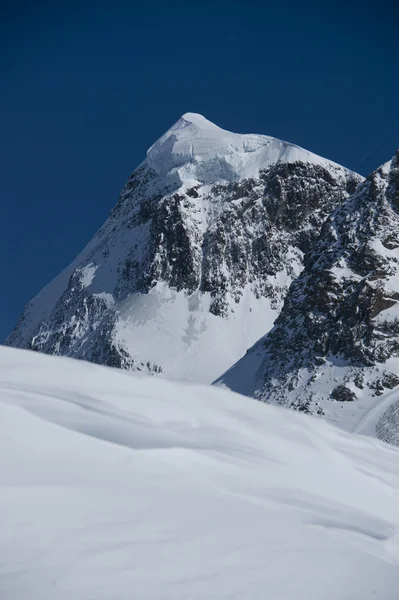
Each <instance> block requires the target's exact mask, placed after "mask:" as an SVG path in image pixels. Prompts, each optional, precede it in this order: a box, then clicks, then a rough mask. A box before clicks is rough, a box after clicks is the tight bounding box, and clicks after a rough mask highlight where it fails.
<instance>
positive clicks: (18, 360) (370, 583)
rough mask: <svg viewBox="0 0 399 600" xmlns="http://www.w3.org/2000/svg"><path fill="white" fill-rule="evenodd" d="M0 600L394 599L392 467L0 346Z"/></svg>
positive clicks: (284, 423) (398, 490)
mask: <svg viewBox="0 0 399 600" xmlns="http://www.w3.org/2000/svg"><path fill="white" fill-rule="evenodd" d="M0 428H1V434H0V486H1V491H0V522H1V536H0V597H1V598H2V600H3V599H4V600H26V599H27V598H29V599H31V600H70V599H71V598H73V599H74V600H94V599H95V600H121V599H126V598H139V599H140V600H146V599H154V600H166V599H172V598H173V600H187V599H189V598H190V600H203V599H204V598H207V599H211V600H212V599H214V600H216V599H217V600H225V599H226V600H227V599H230V600H231V599H237V600H238V599H239V600H242V599H243V598H245V599H246V600H259V599H260V598H269V599H284V600H320V599H321V598H323V599H325V600H344V599H345V600H347V599H350V600H368V599H373V600H374V599H375V598H378V600H397V597H398V586H399V568H398V567H399V502H398V496H399V452H398V450H397V449H395V448H393V447H391V446H387V445H384V444H383V443H381V442H378V441H377V440H373V439H368V438H362V437H360V436H353V435H349V434H347V433H345V432H343V431H340V430H338V429H335V428H332V427H331V426H329V425H328V424H326V423H324V422H321V421H318V420H317V419H312V418H309V417H305V416H303V415H300V414H298V413H296V412H293V411H286V410H284V409H282V408H279V407H273V406H268V405H265V404H263V403H260V402H256V401H252V400H250V399H248V398H243V397H240V396H238V395H236V394H233V393H232V392H228V391H224V390H221V389H217V388H215V387H213V388H212V387H201V386H194V385H192V384H191V385H189V384H184V383H172V382H168V381H165V380H162V379H157V378H149V377H146V376H143V375H139V374H134V373H131V372H128V371H121V370H113V369H109V368H105V367H99V366H97V365H93V364H90V363H85V362H83V361H74V360H72V359H66V358H57V357H49V356H45V355H41V354H38V353H33V352H28V351H23V350H15V349H10V348H0Z"/></svg>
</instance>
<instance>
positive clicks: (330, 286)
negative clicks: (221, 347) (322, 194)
mask: <svg viewBox="0 0 399 600" xmlns="http://www.w3.org/2000/svg"><path fill="white" fill-rule="evenodd" d="M398 301H399V153H397V154H396V155H395V156H394V157H393V159H392V160H391V161H389V162H387V163H386V164H384V165H383V166H381V167H380V168H379V169H377V170H376V171H375V172H374V173H372V174H371V175H370V176H369V177H368V178H367V179H366V181H365V182H364V183H362V184H361V185H360V186H359V187H358V188H357V190H356V192H355V193H354V194H353V195H352V196H351V197H350V198H349V199H348V200H346V202H344V204H343V205H342V206H340V207H338V208H337V209H336V210H335V211H334V212H333V213H332V215H331V216H330V217H329V218H328V219H327V221H326V223H325V224H324V225H323V228H322V230H321V233H320V238H319V240H318V241H317V243H316V244H315V246H314V249H313V250H312V251H311V252H310V253H309V254H308V255H307V256H306V257H305V268H304V270H303V272H302V273H301V275H300V276H299V277H298V278H297V279H296V280H295V281H294V282H293V283H292V284H291V287H290V290H289V293H288V295H287V297H286V299H285V302H284V306H283V309H282V311H281V314H280V315H279V317H278V319H277V320H276V323H275V325H274V327H273V329H272V330H271V331H270V333H269V334H268V335H266V337H264V338H263V339H261V340H260V341H259V342H258V343H257V344H256V345H255V346H254V347H253V348H252V349H251V350H249V351H248V353H247V354H246V356H244V357H243V359H242V360H241V361H239V362H238V363H237V364H236V365H235V366H234V367H233V368H232V369H230V371H228V372H227V373H226V374H225V375H224V376H223V377H222V378H221V380H220V381H221V382H223V383H224V384H225V385H227V386H228V387H231V388H232V389H235V390H237V391H244V392H245V393H247V394H249V395H252V396H254V397H256V398H259V399H261V400H265V401H267V402H276V403H280V404H284V405H287V406H291V407H293V408H296V409H301V410H304V409H306V411H308V412H311V413H318V414H323V415H325V416H327V418H329V419H331V420H332V421H334V422H337V423H339V424H342V425H343V426H344V427H346V428H348V429H351V428H353V427H354V425H355V423H356V422H357V421H358V420H359V415H360V414H362V413H365V412H367V411H368V410H369V409H370V408H371V407H372V406H373V405H374V404H376V403H377V401H379V397H380V396H383V395H385V394H387V393H391V394H392V393H394V394H396V391H395V388H396V387H397V386H398V384H399V302H398ZM392 390H393V392H392ZM396 395H397V397H398V399H399V393H398V394H396ZM348 401H349V402H348ZM381 402H382V401H381ZM349 405H350V406H349ZM381 406H383V404H381ZM377 416H378V418H380V417H382V416H383V415H378V412H376V415H375V418H376V419H377ZM397 425H399V423H398V424H397ZM382 428H383V427H382V426H381V425H380V426H379V430H380V431H381V430H382ZM398 430H399V427H398Z"/></svg>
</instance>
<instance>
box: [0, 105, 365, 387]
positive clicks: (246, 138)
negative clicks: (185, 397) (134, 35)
mask: <svg viewBox="0 0 399 600" xmlns="http://www.w3.org/2000/svg"><path fill="white" fill-rule="evenodd" d="M361 180H362V178H361V177H360V176H358V175H356V174H354V173H352V172H350V171H348V170H347V169H345V168H344V167H341V166H339V165H337V164H335V163H333V162H330V161H328V160H325V159H323V158H320V157H319V156H316V155H315V154H312V153H310V152H308V151H306V150H303V149H302V148H299V147H298V146H295V145H293V144H289V143H287V142H283V141H281V140H278V139H275V138H272V137H268V136H264V135H254V134H252V135H241V134H234V133H230V132H228V131H224V130H223V129H220V128H219V127H217V126H216V125H214V124H212V123H210V122H209V121H207V120H206V119H205V118H204V117H202V116H201V115H197V114H192V113H187V114H185V115H183V117H181V118H180V119H179V120H178V121H177V123H176V124H175V125H173V127H171V128H170V129H169V130H168V131H167V132H166V133H165V134H164V135H163V136H162V137H161V138H160V139H159V140H158V141H157V142H156V143H155V144H154V145H153V146H151V148H150V149H149V150H148V152H147V157H146V159H145V160H144V161H143V162H142V163H141V165H139V167H138V168H137V169H136V170H135V171H134V172H133V173H132V175H131V176H130V177H129V179H128V181H127V183H126V185H125V187H124V188H123V190H122V192H121V195H120V198H119V200H118V203H117V205H116V206H115V208H114V209H113V210H112V212H111V215H110V217H109V218H108V220H107V221H106V222H105V224H104V225H103V226H102V227H101V228H100V230H99V231H98V232H97V233H96V235H95V236H94V238H93V239H92V240H91V242H90V243H89V244H88V245H87V246H86V248H85V249H84V250H83V251H82V252H81V253H80V254H79V256H78V257H77V258H76V259H75V260H74V261H73V263H72V264H71V265H70V266H69V267H67V268H66V269H65V270H64V271H63V272H62V273H61V274H60V275H59V276H58V277H57V278H56V279H54V280H53V281H52V282H51V283H50V284H49V285H48V286H47V287H46V288H44V290H42V291H41V292H40V293H39V294H38V296H36V298H34V299H33V300H32V301H31V302H29V304H28V305H27V307H26V308H25V311H24V314H23V315H22V317H21V319H20V322H19V323H18V325H17V327H16V328H15V330H14V331H13V332H12V333H11V335H10V336H9V338H8V340H7V341H6V343H7V344H9V345H11V346H16V347H20V348H30V349H33V350H38V351H41V352H45V353H48V354H58V355H65V356H72V357H76V358H82V359H86V360H90V361H93V362H97V363H101V364H105V365H109V366H116V367H122V368H129V369H138V370H142V371H147V372H150V373H161V372H164V373H166V374H167V375H168V376H170V377H174V378H181V379H192V380H196V381H202V382H211V381H212V380H214V379H215V378H216V377H218V376H219V375H220V374H221V373H223V372H224V371H225V370H226V369H227V368H228V367H229V366H230V365H231V364H233V363H234V362H235V361H237V360H238V359H239V358H240V356H242V355H243V354H244V352H245V351H246V349H247V348H248V347H249V346H251V345H252V344H253V343H254V342H255V341H256V340H257V339H258V338H259V336H260V335H261V334H262V333H265V332H266V331H268V330H269V329H270V328H271V326H272V325H273V322H274V320H275V318H276V316H277V315H278V312H279V310H280V309H281V306H282V303H283V300H284V297H285V295H286V293H287V290H288V287H289V285H290V283H291V281H292V280H293V279H294V278H295V277H296V276H297V275H298V274H299V273H300V271H301V270H302V268H303V257H304V254H305V253H306V252H308V251H309V250H311V248H312V247H313V245H314V241H315V239H316V238H317V236H318V234H319V232H320V228H321V226H322V223H323V222H324V220H325V218H326V217H327V216H328V215H329V214H330V213H331V211H332V210H333V209H334V208H336V207H337V206H339V205H340V204H341V203H342V202H343V201H344V200H345V199H346V198H347V197H348V195H349V194H350V193H352V192H353V191H354V189H355V188H356V186H357V185H358V184H359V182H360V181H361Z"/></svg>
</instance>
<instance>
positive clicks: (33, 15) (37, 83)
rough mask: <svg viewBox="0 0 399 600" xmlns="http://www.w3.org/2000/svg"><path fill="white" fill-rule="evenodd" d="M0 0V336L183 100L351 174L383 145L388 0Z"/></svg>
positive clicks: (393, 110) (388, 148) (393, 119)
mask: <svg viewBox="0 0 399 600" xmlns="http://www.w3.org/2000/svg"><path fill="white" fill-rule="evenodd" d="M8 1H9V4H8V6H7V0H6V2H5V4H4V0H3V3H2V10H4V11H5V12H4V13H2V14H0V51H1V54H0V56H1V59H0V60H1V63H0V77H1V94H0V115H1V117H0V118H1V136H0V153H1V156H0V160H1V180H0V184H1V198H2V218H1V236H0V240H1V245H2V248H1V252H0V256H1V261H2V265H1V269H2V281H3V290H2V293H1V294H0V340H1V339H3V338H4V336H5V335H6V334H7V333H9V331H10V330H11V329H12V327H13V326H14V324H15V322H16V320H17V319H18V317H19V315H20V313H21V311H22V309H23V307H24V304H25V303H26V302H27V301H28V300H29V299H30V298H31V297H32V296H33V295H35V294H36V293H37V292H38V291H39V290H40V289H41V288H42V287H43V286H44V285H45V284H46V283H47V282H48V281H49V280H50V279H51V278H52V277H54V276H55V275H56V274H57V273H58V272H59V271H60V270H61V269H62V268H63V267H64V266H66V264H68V263H69V262H70V261H71V260H72V259H73V258H74V256H75V255H76V254H77V253H78V251H79V250H80V249H81V248H82V247H83V246H84V245H85V243H86V242H87V241H89V239H90V238H91V236H92V235H93V234H94V233H95V231H96V230H97V228H98V227H99V226H100V225H101V224H102V222H103V221H104V220H105V218H106V217H107V215H108V213H109V211H110V209H111V208H112V206H113V205H114V204H115V202H116V200H117V197H118V193H119V190H120V189H121V188H122V186H123V184H124V182H125V180H126V178H127V177H128V175H129V173H130V172H131V171H132V170H133V168H134V167H135V166H136V165H137V164H138V163H139V162H141V160H142V159H143V158H144V154H145V151H146V149H147V148H148V147H149V146H150V145H151V144H152V143H153V142H154V141H155V140H156V139H157V138H158V137H159V136H160V135H161V134H162V133H163V132H164V131H165V130H166V129H167V128H168V127H169V126H170V125H172V124H173V123H174V122H175V121H176V120H177V119H178V118H179V117H180V116H181V114H183V113H185V112H188V111H191V112H199V113H202V114H203V115H205V116H206V117H207V118H208V119H210V120H211V121H214V122H215V123H217V124H218V125H220V126H221V127H224V128H226V129H230V130H232V131H237V132H242V133H264V134H268V135H273V136H276V137H280V138H282V139H286V140H289V141H292V142H295V143H297V144H299V145H301V146H304V147H305V148H308V149H309V150H312V151H314V152H316V153H318V154H321V155H323V156H325V157H327V158H330V159H333V160H335V161H337V162H339V163H342V164H343V165H346V166H348V167H351V168H353V169H356V168H357V170H358V171H359V172H361V173H363V174H367V173H368V172H369V171H371V170H372V169H373V168H375V167H376V166H377V165H378V164H380V163H382V162H385V161H386V160H388V159H389V158H390V157H391V155H392V154H393V152H394V151H395V149H396V148H397V147H398V146H399V128H397V129H396V130H395V131H393V132H392V129H393V128H394V127H395V126H397V125H399V77H398V51H399V44H398V33H397V22H398V16H399V14H398V13H399V9H398V8H395V2H384V1H380V2H369V3H368V2H367V1H366V0H364V1H363V2H359V3H357V2H353V1H351V0H347V2H342V3H341V2H335V3H331V6H330V7H325V6H324V7H323V3H322V2H319V3H318V4H317V5H316V4H315V3H311V4H310V3H309V4H303V3H300V2H298V1H296V2H294V1H290V0H287V1H285V2H267V1H264V2H252V1H251V0H247V2H239V3H238V2H237V3H235V2H234V0H231V1H230V2H223V1H222V2H220V1H219V2H218V0H213V2H207V1H206V0H204V1H203V2H198V3H190V2H187V1H186V2H173V1H172V2H162V3H161V2H156V1H153V2H145V1H143V0H142V1H141V2H140V3H136V2H134V0H131V1H130V2H127V1H126V2H124V1H118V0H114V1H113V2H111V1H110V2H101V0H98V1H97V2H90V1H88V2H86V1H85V0H82V1H81V2H80V3H79V5H78V3H75V2H74V1H73V0H70V2H68V3H67V2H65V3H63V2H58V3H57V2H48V3H45V2H40V0H35V1H33V0H29V2H21V1H18V0H14V1H12V0H8ZM332 4H334V6H332ZM390 132H392V133H391V134H390ZM388 134H390V135H388ZM376 145H377V148H376ZM370 152H371V155H370V156H369V158H367V159H366V160H364V161H363V162H362V163H361V164H360V165H358V163H359V161H360V160H361V158H362V157H363V156H364V155H367V154H368V153H370Z"/></svg>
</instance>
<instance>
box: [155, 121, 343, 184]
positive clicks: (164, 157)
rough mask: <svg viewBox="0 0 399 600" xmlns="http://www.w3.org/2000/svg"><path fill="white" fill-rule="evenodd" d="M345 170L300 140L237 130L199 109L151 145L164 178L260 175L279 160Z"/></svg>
mask: <svg viewBox="0 0 399 600" xmlns="http://www.w3.org/2000/svg"><path fill="white" fill-rule="evenodd" d="M295 162H303V163H307V164H313V165H319V166H322V167H324V168H326V169H328V170H334V171H336V170H337V169H339V170H342V169H343V168H342V167H341V166H339V165H336V164H335V163H333V162H331V161H329V160H326V159H324V158H322V157H320V156H317V155H316V154H313V153H312V152H309V151H307V150H305V149H303V148H301V147H299V146H296V145H295V144H291V143H289V142H285V141H283V140H280V139H277V138H273V137H270V136H267V135H260V134H240V133H232V132H231V131H227V130H225V129H222V128H220V127H218V125H215V124H214V123H212V122H211V121H208V119H206V118H205V117H203V116H202V115H200V114H197V113H190V112H187V113H185V114H184V115H183V116H182V117H180V119H179V120H178V121H177V122H176V123H175V124H174V125H173V126H172V127H171V128H170V129H168V130H167V131H166V133H164V135H162V136H161V137H160V138H159V139H158V140H157V141H156V142H155V144H153V145H152V146H151V148H150V149H149V150H148V152H147V164H148V166H149V167H150V169H152V170H153V171H155V172H156V173H157V174H158V175H159V176H161V177H166V176H168V175H172V176H173V177H175V176H176V173H177V174H178V176H179V178H180V180H184V179H188V180H190V181H191V180H197V181H199V182H201V183H215V182H217V181H238V180H240V179H248V178H256V177H258V176H259V173H260V171H261V170H262V169H265V168H267V167H269V166H270V165H273V164H276V163H295Z"/></svg>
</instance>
